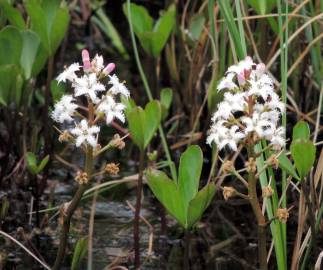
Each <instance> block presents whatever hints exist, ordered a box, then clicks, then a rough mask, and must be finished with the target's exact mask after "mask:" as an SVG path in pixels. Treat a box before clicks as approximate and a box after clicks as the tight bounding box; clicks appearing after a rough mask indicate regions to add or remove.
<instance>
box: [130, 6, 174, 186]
mask: <svg viewBox="0 0 323 270" xmlns="http://www.w3.org/2000/svg"><path fill="white" fill-rule="evenodd" d="M130 3H131V1H130V0H127V9H128V14H129V15H128V23H129V28H130V35H131V42H132V47H133V51H134V55H135V60H136V64H137V68H138V70H139V74H140V77H141V80H142V82H143V84H144V88H145V91H146V94H147V96H148V99H149V100H150V101H151V100H153V96H152V94H151V90H150V87H149V85H148V81H147V78H146V75H145V72H144V70H143V68H142V65H141V61H140V58H139V53H138V48H137V43H136V38H135V34H134V31H133V27H132V20H131V9H130ZM158 131H159V135H160V138H161V141H162V145H163V148H164V151H165V154H166V158H167V161H168V165H169V168H170V171H171V175H172V178H173V179H174V181H177V173H176V168H175V164H174V163H173V161H172V158H171V155H170V152H169V149H168V145H167V141H166V136H165V133H164V130H163V128H162V126H159V128H158Z"/></svg>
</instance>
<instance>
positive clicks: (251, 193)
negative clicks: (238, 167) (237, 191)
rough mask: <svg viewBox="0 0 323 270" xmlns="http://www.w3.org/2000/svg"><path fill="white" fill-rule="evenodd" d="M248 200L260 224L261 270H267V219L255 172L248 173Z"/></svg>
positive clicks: (249, 150)
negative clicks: (259, 196) (258, 191)
mask: <svg viewBox="0 0 323 270" xmlns="http://www.w3.org/2000/svg"><path fill="white" fill-rule="evenodd" d="M247 151H248V156H249V158H250V157H252V158H255V157H256V154H255V151H254V149H253V144H252V142H251V143H250V144H249V146H248V147H247ZM248 198H249V202H250V205H251V207H252V210H253V213H254V215H255V217H256V219H257V223H258V258H259V266H260V270H267V269H268V267H267V247H266V218H265V216H264V215H263V213H262V211H261V206H260V203H259V201H258V195H257V177H256V174H255V172H254V171H249V172H248Z"/></svg>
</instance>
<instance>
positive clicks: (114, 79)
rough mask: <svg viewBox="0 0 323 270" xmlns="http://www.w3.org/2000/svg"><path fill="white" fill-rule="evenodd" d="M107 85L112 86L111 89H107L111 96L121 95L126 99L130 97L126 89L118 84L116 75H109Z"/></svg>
mask: <svg viewBox="0 0 323 270" xmlns="http://www.w3.org/2000/svg"><path fill="white" fill-rule="evenodd" d="M109 78H110V80H109V82H108V83H109V84H112V87H111V88H110V89H109V92H111V93H112V94H113V95H117V94H121V95H123V96H124V97H126V98H128V97H129V96H130V93H129V90H128V88H127V87H126V86H125V85H124V83H121V82H119V78H118V77H117V75H115V74H113V75H112V76H110V75H109Z"/></svg>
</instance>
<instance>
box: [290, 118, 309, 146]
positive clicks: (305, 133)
mask: <svg viewBox="0 0 323 270" xmlns="http://www.w3.org/2000/svg"><path fill="white" fill-rule="evenodd" d="M310 135H311V132H310V127H309V126H308V124H307V123H306V122H304V121H299V122H298V123H297V124H296V125H295V126H294V128H293V142H296V141H297V140H298V139H301V140H309V139H310Z"/></svg>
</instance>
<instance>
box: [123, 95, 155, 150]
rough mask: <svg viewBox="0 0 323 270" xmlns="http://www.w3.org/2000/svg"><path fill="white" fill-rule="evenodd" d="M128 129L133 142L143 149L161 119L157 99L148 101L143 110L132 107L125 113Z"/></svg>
mask: <svg viewBox="0 0 323 270" xmlns="http://www.w3.org/2000/svg"><path fill="white" fill-rule="evenodd" d="M127 118H128V122H129V130H130V133H131V136H132V139H133V141H134V143H135V144H136V145H137V146H138V147H139V148H140V149H141V150H142V151H143V150H144V149H146V147H147V146H148V144H149V142H150V141H151V139H152V137H153V136H154V134H155V132H156V130H157V128H158V126H159V124H160V120H161V108H160V104H159V102H158V101H155V100H153V101H150V102H149V103H148V104H147V105H146V107H145V110H143V109H142V108H141V107H135V108H133V109H132V110H131V111H130V112H129V113H128V115H127Z"/></svg>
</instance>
